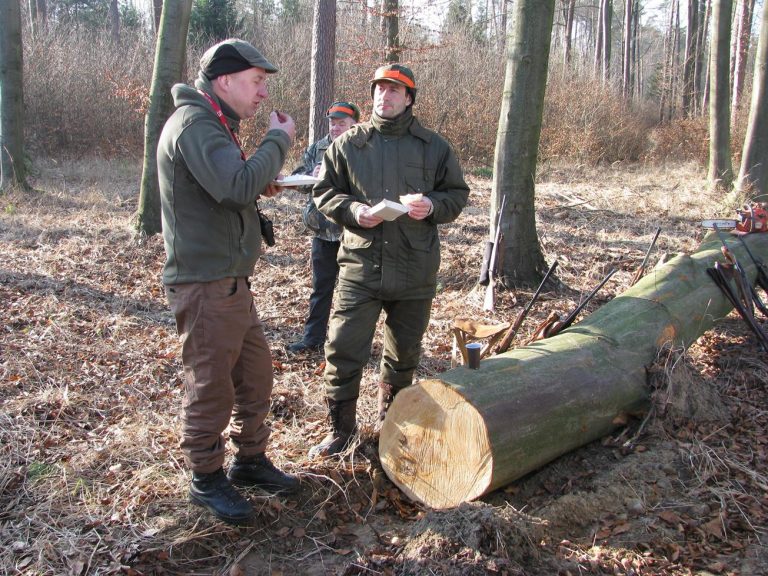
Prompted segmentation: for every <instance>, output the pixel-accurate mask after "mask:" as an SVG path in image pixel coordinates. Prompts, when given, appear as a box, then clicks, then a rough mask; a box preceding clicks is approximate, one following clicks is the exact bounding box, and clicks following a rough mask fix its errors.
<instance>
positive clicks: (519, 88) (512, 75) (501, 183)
mask: <svg viewBox="0 0 768 576" xmlns="http://www.w3.org/2000/svg"><path fill="white" fill-rule="evenodd" d="M554 17H555V0H518V1H517V2H515V3H514V4H513V6H512V22H511V26H510V34H509V37H508V39H507V66H506V72H505V78H504V93H503V95H502V102H501V113H500V115H499V125H498V129H497V132H496V150H495V155H494V162H493V191H492V196H491V213H490V222H491V228H490V230H489V233H490V236H489V237H490V238H491V239H494V238H495V237H496V230H495V223H496V220H497V219H496V215H497V213H498V210H499V208H500V206H501V204H502V199H503V198H504V197H505V196H506V198H507V201H506V204H505V209H504V213H503V214H502V216H501V234H502V242H501V243H500V249H499V260H498V262H499V264H498V268H499V270H501V275H502V276H503V279H504V285H506V286H510V287H511V286H520V285H527V286H535V285H537V284H538V283H539V282H540V281H541V279H542V277H543V275H544V272H545V271H546V268H547V266H546V263H545V262H544V256H543V254H542V252H541V247H540V245H539V237H538V235H537V233H536V217H535V211H534V196H535V190H536V185H535V181H534V176H535V175H536V163H537V160H538V150H539V139H540V137H541V123H542V116H543V113H544V93H545V91H546V85H547V70H548V66H549V44H550V38H551V35H552V23H553V21H554Z"/></svg>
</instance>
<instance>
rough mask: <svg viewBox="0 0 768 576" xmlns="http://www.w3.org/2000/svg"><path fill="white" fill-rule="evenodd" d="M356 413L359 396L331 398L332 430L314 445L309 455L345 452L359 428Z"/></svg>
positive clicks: (329, 410) (330, 416)
mask: <svg viewBox="0 0 768 576" xmlns="http://www.w3.org/2000/svg"><path fill="white" fill-rule="evenodd" d="M356 413H357V398H353V399H352V400H341V401H336V400H331V399H330V398H329V399H328V416H329V418H330V420H331V431H330V432H329V433H328V435H327V436H326V437H325V438H323V440H322V442H320V444H318V445H317V446H314V447H312V449H311V450H310V451H309V457H310V458H316V457H317V456H333V455H334V454H338V453H339V452H343V451H344V450H345V449H346V448H347V446H349V441H350V440H351V439H352V435H353V434H354V433H355V430H356V429H357V421H356Z"/></svg>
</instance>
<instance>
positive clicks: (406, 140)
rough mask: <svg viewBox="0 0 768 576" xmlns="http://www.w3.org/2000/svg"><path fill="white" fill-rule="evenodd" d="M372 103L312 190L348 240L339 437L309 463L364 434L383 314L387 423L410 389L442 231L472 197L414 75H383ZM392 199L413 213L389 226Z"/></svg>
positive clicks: (335, 374) (333, 361)
mask: <svg viewBox="0 0 768 576" xmlns="http://www.w3.org/2000/svg"><path fill="white" fill-rule="evenodd" d="M371 97H372V98H373V113H372V115H371V119H370V121H369V122H365V123H362V124H358V125H356V126H354V127H353V128H351V129H350V130H348V131H347V132H346V133H344V134H343V135H342V136H340V137H339V138H337V139H335V140H334V141H333V143H332V144H331V146H330V147H329V148H328V152H327V153H326V155H325V157H324V159H323V169H322V170H321V171H320V178H321V179H322V180H321V181H320V182H319V183H317V184H316V185H315V187H314V189H313V196H314V200H315V203H316V204H317V207H318V209H319V210H320V211H321V212H322V213H323V214H325V215H326V216H327V217H328V218H330V219H331V220H333V221H334V222H336V223H337V224H340V225H342V226H343V227H344V232H343V234H342V238H341V248H340V249H339V254H338V263H339V268H340V271H339V283H338V285H337V288H336V293H335V306H336V309H335V311H334V313H333V316H332V317H331V322H330V326H329V336H328V342H327V343H326V346H325V354H326V367H325V380H326V396H327V402H328V410H329V415H330V421H331V431H330V433H329V434H328V435H327V436H326V437H325V438H324V439H323V440H322V442H321V443H320V444H319V445H317V446H315V447H314V448H312V450H310V456H318V455H319V456H329V455H332V454H337V453H339V452H341V451H343V450H344V449H345V448H346V447H347V445H348V444H349V440H350V438H351V437H352V435H353V434H354V432H355V430H356V410H357V398H358V395H359V391H360V380H361V378H362V373H363V368H364V367H365V365H366V363H367V362H368V360H369V358H370V355H371V344H372V342H373V337H374V332H375V330H376V323H377V321H378V319H379V316H380V314H381V312H382V311H384V314H385V320H384V348H383V351H382V359H381V364H380V374H379V378H378V380H379V382H378V388H379V390H378V395H379V422H378V423H379V424H380V422H381V421H383V419H384V416H385V414H386V412H387V409H388V408H389V405H390V403H391V402H392V399H393V397H394V396H395V395H396V394H397V393H398V392H399V391H400V390H402V389H403V388H405V387H406V386H409V385H410V384H411V383H412V381H413V374H414V372H415V370H416V367H417V366H418V363H419V360H420V358H421V341H422V338H423V336H424V332H425V330H426V328H427V325H428V323H429V315H430V309H431V306H432V300H433V298H434V296H435V292H436V286H437V270H438V268H439V267H440V241H439V238H438V231H437V225H438V224H444V223H448V222H452V221H454V220H455V219H456V218H457V217H458V216H459V214H460V213H461V211H462V210H463V209H464V206H465V205H466V203H467V198H468V196H469V188H468V187H467V184H466V182H465V181H464V176H463V174H462V171H461V167H460V166H459V162H458V160H457V158H456V155H455V154H454V152H453V150H452V149H451V147H450V145H449V144H448V143H447V142H446V141H445V140H444V139H443V138H442V137H441V136H439V135H438V134H437V133H435V132H433V131H431V130H428V129H426V128H424V127H423V126H422V125H421V124H420V123H419V121H418V120H417V119H416V118H415V117H414V116H413V111H412V106H413V104H414V102H415V100H416V81H415V79H414V75H413V72H412V71H411V70H410V68H408V67H406V66H403V65H401V64H390V65H387V66H382V67H380V68H378V69H377V70H376V72H375V74H374V77H373V79H372V80H371ZM384 199H386V200H390V201H394V202H401V203H403V204H405V205H406V206H407V209H408V213H407V214H403V215H401V216H399V217H398V218H396V219H394V220H391V221H390V220H386V221H385V220H383V219H382V218H381V217H379V216H378V215H376V214H375V213H373V212H372V211H371V207H373V206H374V205H376V204H377V203H378V202H380V201H381V200H384Z"/></svg>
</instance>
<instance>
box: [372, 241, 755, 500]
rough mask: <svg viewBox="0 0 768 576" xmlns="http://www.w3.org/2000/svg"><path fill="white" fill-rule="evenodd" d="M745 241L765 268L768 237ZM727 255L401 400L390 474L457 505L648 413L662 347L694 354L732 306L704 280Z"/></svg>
mask: <svg viewBox="0 0 768 576" xmlns="http://www.w3.org/2000/svg"><path fill="white" fill-rule="evenodd" d="M744 239H745V241H746V242H747V243H748V244H749V248H750V249H751V251H752V253H753V254H754V255H755V256H756V257H757V258H763V259H766V255H767V254H768V234H750V235H748V236H746V237H745V238H744ZM728 245H729V247H730V248H731V251H732V252H733V253H734V254H735V255H736V257H737V258H738V260H739V262H740V263H741V265H742V267H743V268H744V269H745V271H746V272H747V274H748V276H749V278H750V281H751V282H754V280H755V277H756V271H757V269H756V266H755V264H754V263H753V262H752V260H751V259H750V257H749V255H748V254H747V253H746V250H745V249H744V248H743V246H741V244H740V243H739V242H738V241H737V239H736V238H732V239H729V240H728ZM720 247H721V244H720V241H719V240H718V238H717V237H716V235H713V234H710V235H708V236H707V237H706V238H705V240H704V242H703V243H702V244H701V245H700V247H699V249H698V250H697V252H696V253H694V254H693V255H691V256H688V255H681V256H677V257H676V258H674V259H672V260H670V261H669V262H667V263H666V264H664V265H662V266H660V267H657V268H655V269H653V270H651V271H649V273H648V275H647V276H646V277H645V278H643V279H642V280H640V281H639V282H638V283H637V284H635V285H634V286H633V287H631V288H630V289H629V290H627V291H626V292H625V293H623V294H621V295H619V296H617V297H616V298H614V299H613V300H612V301H610V302H609V303H607V304H605V305H604V306H602V307H601V308H600V309H598V310H597V311H595V312H594V313H593V314H591V315H590V316H588V317H587V318H585V319H584V320H582V321H581V322H579V323H578V324H575V325H574V326H572V327H571V328H569V329H567V330H564V331H563V332H561V333H560V334H558V335H557V336H554V337H552V338H548V339H546V340H541V341H538V342H534V343H533V344H530V345H528V346H525V347H522V348H518V349H515V350H511V351H509V352H506V353H504V354H500V355H497V356H492V357H490V358H487V359H485V360H483V361H482V362H481V364H480V369H479V370H469V369H467V368H466V367H464V366H460V367H458V368H455V369H452V370H449V371H448V372H445V373H444V374H442V375H441V378H440V379H433V380H426V381H422V382H420V383H419V384H417V385H414V386H411V387H409V388H406V389H405V390H403V391H401V392H400V393H399V394H398V395H397V396H396V397H395V399H394V401H393V403H392V406H391V407H390V409H389V412H388V413H387V417H386V420H385V421H384V425H383V427H382V430H381V435H380V437H379V456H380V458H381V463H382V466H383V468H384V471H385V473H386V474H387V476H388V477H389V478H390V479H391V480H392V481H393V482H394V483H395V484H396V485H397V486H398V487H399V488H400V489H401V490H402V491H403V492H404V493H405V494H406V495H407V496H408V497H409V498H411V499H413V500H415V501H418V502H421V503H423V504H426V505H428V506H431V507H433V508H448V507H451V506H456V505H458V504H460V503H462V502H466V501H469V500H473V499H475V498H478V497H480V496H482V495H483V494H485V493H487V492H490V491H492V490H495V489H496V488H499V487H501V486H505V485H506V484H509V483H510V482H512V481H513V480H516V479H517V478H520V477H522V476H524V475H525V474H527V473H529V472H531V471H533V470H536V469H537V468H539V467H540V466H542V465H543V464H546V463H547V462H550V461H552V460H554V459H555V458H557V457H558V456H560V455H562V454H564V453H566V452H569V451H571V450H573V449H575V448H578V447H579V446H583V445H585V444H587V443H589V442H592V441H593V440H596V439H598V438H600V437H602V436H605V435H606V434H608V433H609V432H610V431H611V430H613V429H614V428H616V426H617V425H618V423H619V422H620V421H621V420H622V419H621V418H618V417H620V416H622V415H624V414H627V413H629V414H633V413H641V412H643V411H645V410H646V409H647V407H648V402H649V390H648V387H647V384H646V380H647V376H646V371H647V369H648V368H649V367H650V366H651V365H652V364H653V363H654V361H655V360H656V358H657V355H658V353H659V351H660V349H661V348H662V347H663V346H666V345H673V346H676V347H687V346H689V345H690V344H691V343H692V342H694V341H695V340H696V339H697V338H698V337H699V336H700V335H701V334H703V333H704V332H706V331H707V330H709V329H710V328H711V327H712V326H713V325H714V323H715V322H716V321H717V320H719V319H721V318H723V317H724V316H726V315H727V314H728V313H729V312H730V311H731V309H732V308H731V306H730V304H729V303H728V301H727V300H726V298H725V297H724V296H723V294H722V293H721V292H720V290H719V289H718V288H717V286H716V285H715V284H714V282H712V280H711V279H710V278H709V276H708V275H707V273H706V269H707V268H709V267H712V266H713V265H714V263H715V261H723V260H724V258H723V257H722V255H721V254H720Z"/></svg>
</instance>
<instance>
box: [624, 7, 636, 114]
mask: <svg viewBox="0 0 768 576" xmlns="http://www.w3.org/2000/svg"><path fill="white" fill-rule="evenodd" d="M633 10H634V2H632V0H625V2H624V54H623V55H622V56H623V57H624V60H623V62H624V65H623V69H622V93H623V94H624V98H626V99H627V100H630V99H631V98H632V13H633Z"/></svg>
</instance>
